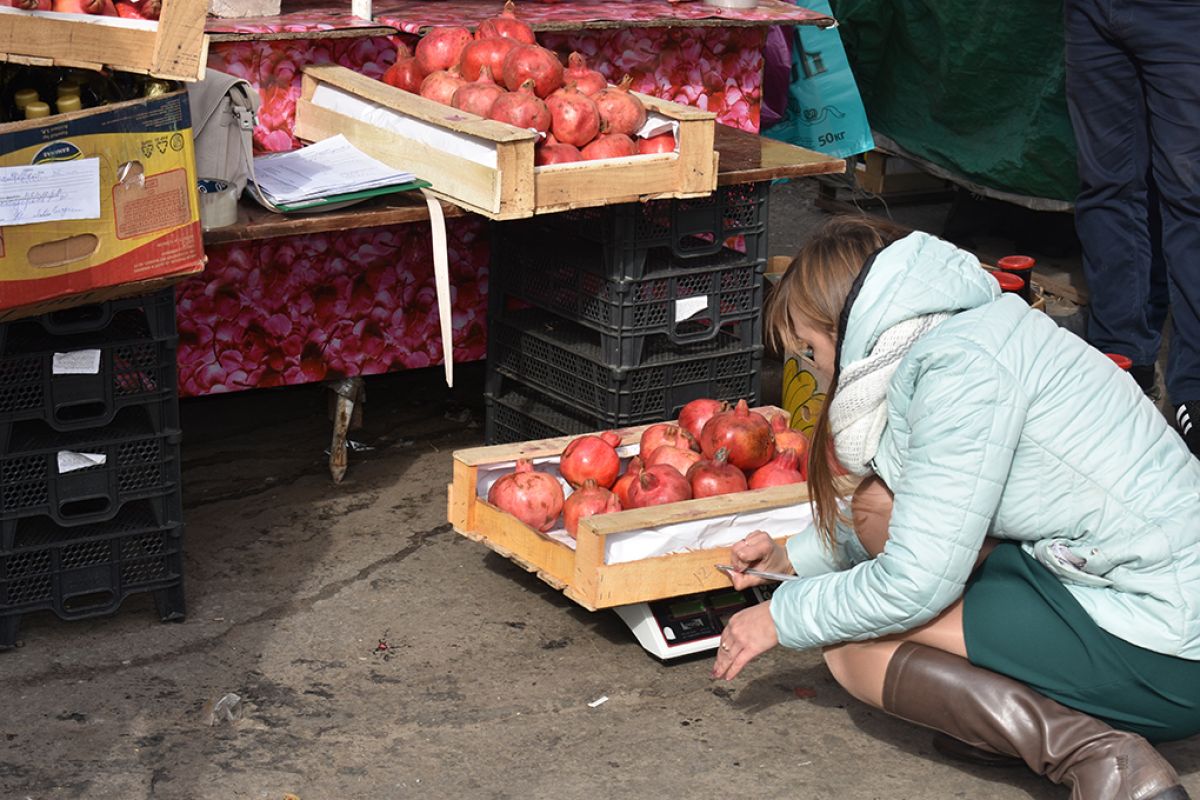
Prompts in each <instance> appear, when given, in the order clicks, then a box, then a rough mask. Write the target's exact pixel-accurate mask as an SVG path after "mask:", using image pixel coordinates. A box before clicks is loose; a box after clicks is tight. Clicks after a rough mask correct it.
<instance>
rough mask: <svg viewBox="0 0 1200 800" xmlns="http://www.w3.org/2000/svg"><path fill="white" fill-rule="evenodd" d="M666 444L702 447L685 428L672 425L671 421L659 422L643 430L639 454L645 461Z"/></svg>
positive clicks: (691, 448) (685, 447) (688, 448)
mask: <svg viewBox="0 0 1200 800" xmlns="http://www.w3.org/2000/svg"><path fill="white" fill-rule="evenodd" d="M664 444H669V445H671V446H672V447H682V448H683V449H685V450H699V449H700V448H699V447H698V446H697V445H696V440H695V438H693V436H692V435H691V434H690V433H688V432H687V431H685V430H684V429H683V428H680V427H679V426H678V425H672V424H671V423H669V422H659V423H657V424H655V425H651V426H650V427H649V428H646V430H644V431H642V439H641V442H640V443H639V446H638V449H639V453H638V455H640V456H641V457H642V461H643V462H645V461H646V459H647V458H648V457H649V456H650V454H651V453H653V452H654V451H655V450H657V449H658V448H660V447H662V446H663V445H664Z"/></svg>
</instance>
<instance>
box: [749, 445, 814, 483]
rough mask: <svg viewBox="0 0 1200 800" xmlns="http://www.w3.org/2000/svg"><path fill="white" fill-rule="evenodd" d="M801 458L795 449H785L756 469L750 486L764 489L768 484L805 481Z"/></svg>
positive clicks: (751, 477)
mask: <svg viewBox="0 0 1200 800" xmlns="http://www.w3.org/2000/svg"><path fill="white" fill-rule="evenodd" d="M800 469H801V465H800V459H799V457H798V456H797V455H796V451H795V450H784V451H782V452H780V453H779V455H777V456H775V457H774V458H773V459H771V460H770V461H768V462H767V463H766V464H764V465H763V466H761V467H759V468H758V469H756V470H754V474H753V475H751V476H750V488H751V489H762V488H764V487H766V486H786V485H788V484H789V483H803V482H804V473H803V472H801V471H800Z"/></svg>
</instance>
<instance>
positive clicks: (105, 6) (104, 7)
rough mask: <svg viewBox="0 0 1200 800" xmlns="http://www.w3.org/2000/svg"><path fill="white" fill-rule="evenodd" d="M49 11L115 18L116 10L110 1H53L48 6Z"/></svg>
mask: <svg viewBox="0 0 1200 800" xmlns="http://www.w3.org/2000/svg"><path fill="white" fill-rule="evenodd" d="M50 10H51V11H59V12H62V13H64V14H102V15H104V16H107V17H115V16H117V8H116V6H114V5H113V4H112V0H54V2H52V3H51V4H50Z"/></svg>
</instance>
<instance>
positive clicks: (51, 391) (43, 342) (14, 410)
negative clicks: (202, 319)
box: [0, 315, 179, 452]
mask: <svg viewBox="0 0 1200 800" xmlns="http://www.w3.org/2000/svg"><path fill="white" fill-rule="evenodd" d="M144 323H145V320H144V319H142V320H139V319H138V318H137V317H134V316H127V315H122V316H120V317H118V318H116V319H114V321H113V323H112V324H111V325H109V326H108V327H106V328H104V329H102V330H100V331H96V332H92V333H77V334H68V335H58V336H55V335H50V334H45V333H43V332H42V331H41V329H40V328H39V327H38V326H34V325H22V324H21V323H14V324H13V326H12V329H11V330H9V331H8V336H7V346H6V350H5V353H4V354H3V355H0V452H4V451H5V450H6V449H7V447H8V444H7V439H8V434H9V432H8V426H9V425H10V424H11V423H14V422H21V421H26V420H42V421H44V422H46V423H47V424H48V425H50V426H51V427H52V428H54V429H55V430H58V431H79V430H84V429H88V428H95V427H99V426H103V425H106V424H108V423H109V422H111V421H112V420H113V418H114V417H115V416H116V415H117V413H118V412H119V411H120V410H121V409H123V408H126V407H129V406H135V405H147V406H150V407H151V408H152V410H153V412H154V413H155V414H156V415H157V416H158V417H159V419H158V420H157V424H158V425H159V429H160V430H161V429H163V428H166V427H175V428H177V427H178V426H179V413H178V403H177V397H178V378H177V371H176V361H175V356H176V351H175V337H174V335H169V336H164V337H161V338H157V339H155V338H152V337H151V336H150V332H149V329H148V328H147V327H146V325H145V324H144ZM81 357H82V358H81ZM70 359H75V360H77V361H80V360H81V361H90V363H88V364H85V365H82V366H79V365H75V366H71V365H68V364H67V363H64V362H65V361H67V360H70ZM72 370H75V371H72ZM78 370H83V371H82V372H80V371H78Z"/></svg>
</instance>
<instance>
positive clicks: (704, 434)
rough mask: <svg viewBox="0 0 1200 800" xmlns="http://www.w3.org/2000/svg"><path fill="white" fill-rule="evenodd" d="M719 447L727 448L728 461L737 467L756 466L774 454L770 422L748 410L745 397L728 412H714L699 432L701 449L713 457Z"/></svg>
mask: <svg viewBox="0 0 1200 800" xmlns="http://www.w3.org/2000/svg"><path fill="white" fill-rule="evenodd" d="M722 447H724V448H726V449H727V450H729V463H730V464H733V465H734V466H735V467H737V468H738V469H742V470H747V471H748V470H752V469H758V468H759V467H761V466H762V465H763V464H766V463H767V462H768V461H770V460H771V456H773V455H775V442H774V437H773V436H772V435H771V423H769V422H767V420H766V419H765V418H764V417H762V416H760V415H758V414H752V413H750V407H749V406H748V405H746V401H745V400H739V401H738V404H737V406H736V407H735V408H734V409H733V410H731V411H723V412H721V413H720V414H714V415H713V417H712V419H710V420H709V421H708V422H707V423H706V424H705V426H704V430H703V431H701V432H700V450H701V452H703V453H704V455H706V456H708V457H709V458H712V456H713V455H714V454H715V453H716V452H717V451H718V450H720V449H721V448H722Z"/></svg>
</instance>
